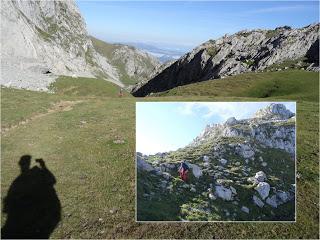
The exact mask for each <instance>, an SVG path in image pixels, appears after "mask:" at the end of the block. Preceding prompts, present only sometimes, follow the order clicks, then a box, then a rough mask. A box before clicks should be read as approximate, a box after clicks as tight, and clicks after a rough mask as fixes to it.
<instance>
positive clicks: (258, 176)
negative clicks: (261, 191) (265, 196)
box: [254, 171, 267, 182]
mask: <svg viewBox="0 0 320 240" xmlns="http://www.w3.org/2000/svg"><path fill="white" fill-rule="evenodd" d="M254 178H255V179H256V180H257V181H258V182H264V181H265V180H266V179H267V176H266V174H265V173H264V172H263V171H259V172H257V173H256V175H255V176H254Z"/></svg>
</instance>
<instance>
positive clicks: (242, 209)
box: [241, 206, 250, 213]
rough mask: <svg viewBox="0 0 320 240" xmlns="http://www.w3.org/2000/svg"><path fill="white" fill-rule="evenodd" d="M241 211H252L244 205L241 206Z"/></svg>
mask: <svg viewBox="0 0 320 240" xmlns="http://www.w3.org/2000/svg"><path fill="white" fill-rule="evenodd" d="M241 211H242V212H245V213H249V212H250V210H249V208H247V207H246V206H242V207H241Z"/></svg>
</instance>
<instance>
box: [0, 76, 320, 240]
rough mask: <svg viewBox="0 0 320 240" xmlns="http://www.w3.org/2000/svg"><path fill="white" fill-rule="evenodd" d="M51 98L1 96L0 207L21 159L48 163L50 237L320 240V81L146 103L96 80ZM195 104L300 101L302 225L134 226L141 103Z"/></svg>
mask: <svg viewBox="0 0 320 240" xmlns="http://www.w3.org/2000/svg"><path fill="white" fill-rule="evenodd" d="M51 89H52V91H54V93H40V92H32V91H27V90H15V89H8V88H2V89H1V117H2V121H1V127H2V132H1V140H2V143H1V167H2V174H1V199H2V200H3V199H4V197H5V196H6V194H7V191H8V189H9V187H10V185H11V183H12V182H13V180H14V179H15V178H16V177H17V176H18V175H19V172H20V169H19V166H18V161H19V159H20V157H21V156H22V155H25V154H30V155H32V157H33V159H36V158H43V160H44V161H45V163H46V165H47V168H48V169H49V170H50V171H51V172H52V173H53V174H54V176H55V178H56V180H57V183H56V185H55V190H56V192H57V195H58V197H59V199H60V202H61V221H60V222H59V224H58V226H57V227H56V228H55V230H54V231H53V233H52V234H51V238H228V239H230V238H276V239H279V238H290V239H293V238H304V239H306V238H312V239H318V238H319V205H318V204H319V174H318V170H319V95H318V89H319V80H318V73H311V72H305V71H298V70H292V71H288V72H275V73H253V74H243V75H239V76H235V77H230V78H227V79H223V80H214V81H208V82H202V83H197V84H192V85H188V86H184V87H178V88H176V89H172V90H170V91H168V92H166V93H162V94H160V95H161V96H152V97H147V98H133V97H132V96H130V94H125V96H124V97H121V98H120V97H118V90H119V88H118V87H117V86H115V85H113V84H111V83H108V82H105V81H103V80H97V79H85V78H79V79H72V78H67V77H61V78H59V79H58V81H57V82H56V83H55V84H53V86H52V88H51ZM196 100H199V101H273V100H274V101H280V100H281V101H282V100H284V101H285V100H294V101H295V100H296V101H297V172H298V173H299V175H300V178H299V179H298V180H297V191H298V192H297V218H296V222H295V223H259V222H257V223H221V222H220V223H136V222H135V158H134V155H135V102H136V101H196ZM35 164H36V163H35V162H34V161H33V162H32V165H35ZM6 217H7V216H6V214H2V226H3V224H4V223H5V221H6Z"/></svg>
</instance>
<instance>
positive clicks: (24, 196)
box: [1, 155, 61, 239]
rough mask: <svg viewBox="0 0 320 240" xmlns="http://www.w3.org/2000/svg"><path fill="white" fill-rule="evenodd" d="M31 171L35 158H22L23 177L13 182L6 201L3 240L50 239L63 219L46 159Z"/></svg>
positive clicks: (37, 160)
mask: <svg viewBox="0 0 320 240" xmlns="http://www.w3.org/2000/svg"><path fill="white" fill-rule="evenodd" d="M35 161H36V162H37V163H38V164H39V165H38V166H34V167H33V168H30V164H31V156H30V155H24V156H22V157H21V158H20V161H19V166H20V169H21V173H20V175H19V176H18V177H17V178H16V179H15V180H14V181H13V182H12V184H11V186H10V188H9V190H8V194H7V196H6V197H5V198H4V200H3V213H4V214H7V220H6V223H5V225H4V226H3V227H2V229H1V238H2V239H17V238H25V239H28V238H29V239H30V238H31V239H32V238H41V239H43V238H49V237H50V234H51V233H52V231H53V230H54V229H55V227H56V226H57V224H58V223H59V221H60V219H61V204H60V201H59V198H58V196H57V193H56V191H55V189H54V184H55V183H56V179H55V177H54V175H53V174H52V173H51V172H50V171H49V169H48V168H47V167H46V165H45V162H44V161H43V159H36V160H35Z"/></svg>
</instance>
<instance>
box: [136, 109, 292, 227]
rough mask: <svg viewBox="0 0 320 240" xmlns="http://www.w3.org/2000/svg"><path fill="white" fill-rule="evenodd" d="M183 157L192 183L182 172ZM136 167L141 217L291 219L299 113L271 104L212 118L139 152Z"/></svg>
mask: <svg viewBox="0 0 320 240" xmlns="http://www.w3.org/2000/svg"><path fill="white" fill-rule="evenodd" d="M182 160H186V161H187V164H188V165H189V166H190V167H191V174H190V179H189V181H188V182H187V183H184V182H182V181H181V180H180V179H179V177H178V174H177V170H178V167H179V163H180V162H181V161H182ZM137 173H138V186H137V188H138V190H137V192H138V202H137V204H138V220H190V221H198V220H205V221H206V220H289V221H294V218H295V116H294V114H293V113H291V112H290V111H289V110H287V109H286V108H285V106H284V105H282V104H271V105H269V106H268V107H266V108H264V109H261V110H260V111H258V112H257V113H256V115H255V116H254V117H252V118H250V119H243V120H237V119H235V118H230V119H228V120H227V121H226V122H225V123H222V124H213V125H208V126H207V127H206V128H205V129H204V131H203V132H202V133H201V134H200V135H199V136H198V137H197V138H195V139H194V140H193V142H192V143H190V144H189V145H188V146H186V147H184V148H181V149H178V150H177V151H173V152H168V153H158V154H156V155H150V156H147V155H143V154H142V153H137ZM154 206H156V207H154ZM169 206H170V208H171V209H172V214H170V213H168V212H165V210H166V209H168V208H169Z"/></svg>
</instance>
